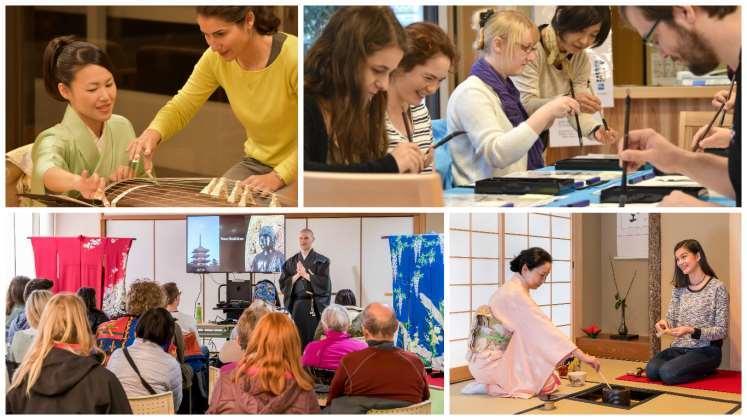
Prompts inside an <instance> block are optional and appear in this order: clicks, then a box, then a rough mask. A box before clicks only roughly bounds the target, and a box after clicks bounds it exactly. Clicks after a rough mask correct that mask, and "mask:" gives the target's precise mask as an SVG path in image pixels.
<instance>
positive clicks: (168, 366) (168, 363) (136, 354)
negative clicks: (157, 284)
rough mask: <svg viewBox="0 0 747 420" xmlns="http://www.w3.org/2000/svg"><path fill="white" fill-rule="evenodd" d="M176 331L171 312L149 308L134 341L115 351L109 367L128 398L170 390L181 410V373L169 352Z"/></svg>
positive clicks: (140, 322)
mask: <svg viewBox="0 0 747 420" xmlns="http://www.w3.org/2000/svg"><path fill="white" fill-rule="evenodd" d="M174 328H175V327H174V318H172V317H171V315H170V314H169V311H167V310H166V309H164V308H154V309H149V310H148V311H146V312H145V313H144V314H143V315H142V316H141V317H140V319H139V320H138V323H137V329H136V330H135V337H136V338H135V342H134V343H133V344H132V345H131V346H127V347H122V348H119V349H117V350H114V353H112V355H111V358H110V359H109V364H108V365H107V366H106V368H107V369H109V370H110V371H112V372H113V373H114V374H115V375H116V376H117V378H118V379H119V382H121V383H122V387H123V388H124V390H125V392H126V393H127V396H128V397H138V396H146V395H153V394H161V393H164V392H168V391H171V392H172V393H173V396H174V410H178V409H179V405H180V404H181V402H182V371H181V368H180V367H179V362H177V361H176V359H174V358H173V357H172V356H171V355H170V354H168V353H167V351H168V348H169V345H170V344H171V340H172V338H173V337H174ZM128 354H129V358H128V357H127V356H128ZM146 384H147V385H148V386H147V387H146Z"/></svg>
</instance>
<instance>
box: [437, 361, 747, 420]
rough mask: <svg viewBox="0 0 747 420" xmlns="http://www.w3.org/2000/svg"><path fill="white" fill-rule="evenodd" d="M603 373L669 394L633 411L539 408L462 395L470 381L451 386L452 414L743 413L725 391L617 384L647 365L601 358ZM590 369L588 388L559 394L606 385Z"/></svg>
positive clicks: (566, 404)
mask: <svg viewBox="0 0 747 420" xmlns="http://www.w3.org/2000/svg"><path fill="white" fill-rule="evenodd" d="M601 362H602V373H604V375H605V376H606V377H607V379H609V380H610V381H611V382H610V383H611V384H620V385H625V386H628V387H631V388H642V389H652V390H659V391H665V392H666V393H665V394H661V395H658V396H656V397H654V398H652V399H650V400H648V401H646V402H644V403H642V404H640V405H637V406H635V407H633V408H631V409H629V410H626V409H622V408H614V407H608V406H605V405H600V404H593V403H588V402H582V401H576V400H571V399H562V400H560V401H558V402H556V403H555V407H556V408H555V409H554V410H552V411H544V410H541V409H539V407H541V406H542V405H543V402H542V401H540V400H539V399H538V398H536V397H535V398H530V399H520V398H497V397H491V396H488V395H462V394H461V390H462V388H464V386H465V385H467V384H468V383H469V381H468V382H461V383H457V384H452V385H451V386H450V391H449V393H450V412H451V413H452V414H727V413H729V414H736V413H740V412H741V409H740V407H741V395H739V394H730V393H725V392H715V391H703V390H698V389H688V388H682V387H676V386H666V385H651V384H642V383H636V382H627V381H617V380H615V379H614V378H616V377H618V376H620V375H623V374H625V373H626V372H628V371H632V370H634V369H635V368H636V367H638V366H644V364H643V363H637V362H629V361H621V360H611V359H601ZM585 370H587V373H588V376H587V381H588V382H587V384H586V385H585V386H584V387H571V386H570V385H568V381H567V380H565V379H564V380H562V381H563V383H562V385H561V386H560V389H559V390H558V391H557V392H556V393H557V394H575V393H578V392H580V391H583V390H586V389H589V388H592V387H594V386H596V385H598V384H599V383H601V382H602V378H601V376H600V375H599V374H597V373H596V372H594V371H591V369H588V368H587V369H585Z"/></svg>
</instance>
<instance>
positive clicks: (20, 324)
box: [5, 279, 54, 345]
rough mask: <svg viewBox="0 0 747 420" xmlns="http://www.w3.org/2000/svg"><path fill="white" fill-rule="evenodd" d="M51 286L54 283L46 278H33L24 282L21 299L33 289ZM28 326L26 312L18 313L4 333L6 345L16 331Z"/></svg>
mask: <svg viewBox="0 0 747 420" xmlns="http://www.w3.org/2000/svg"><path fill="white" fill-rule="evenodd" d="M52 286H54V283H53V282H52V280H47V279H33V280H31V281H30V282H28V283H26V287H25V288H24V289H23V301H24V302H25V301H26V300H27V299H28V298H29V295H30V294H31V293H32V292H33V291H34V290H50V289H52ZM28 327H29V322H28V320H27V319H26V312H25V311H24V312H21V313H19V314H18V315H17V316H16V317H15V319H14V320H13V321H11V323H10V326H9V327H8V329H7V332H6V334H5V343H6V345H9V344H10V343H12V342H13V336H14V335H15V334H16V332H17V331H21V330H25V329H27V328H28Z"/></svg>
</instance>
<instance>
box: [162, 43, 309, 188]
mask: <svg viewBox="0 0 747 420" xmlns="http://www.w3.org/2000/svg"><path fill="white" fill-rule="evenodd" d="M218 86H221V87H222V88H223V90H225V92H226V95H227V96H228V101H229V103H230V105H231V109H232V110H233V113H234V115H236V118H237V119H238V120H239V121H240V122H241V124H242V125H243V126H244V129H245V130H246V141H245V142H244V153H245V154H246V156H248V157H251V158H254V159H256V160H258V161H260V162H262V163H264V164H265V165H267V166H270V167H272V168H273V169H274V170H275V172H277V174H278V175H280V177H281V178H282V179H283V181H285V183H286V184H290V183H291V182H293V181H295V180H296V175H297V172H298V163H297V162H298V141H297V138H298V105H297V104H298V38H296V37H294V36H292V35H287V38H286V39H285V42H283V46H282V49H281V50H280V53H279V55H278V57H277V58H276V59H275V61H273V62H272V63H271V64H270V65H269V66H267V67H265V68H264V69H262V70H257V71H247V70H244V69H242V68H241V67H240V66H239V64H238V62H237V61H236V60H232V61H225V60H223V59H222V58H221V57H220V55H218V54H217V53H215V52H214V51H212V50H211V49H210V48H208V49H207V50H206V51H205V53H204V54H202V57H201V58H200V61H198V62H197V64H196V65H195V68H194V70H193V71H192V74H191V75H190V76H189V80H187V83H186V84H185V85H184V86H183V87H182V88H181V89H180V90H179V92H178V93H177V94H176V96H174V97H173V98H172V99H171V100H170V101H169V102H168V103H167V104H166V105H165V106H164V107H163V108H161V110H160V111H158V114H157V115H156V117H155V118H154V119H153V121H152V122H151V123H150V126H148V128H150V129H152V130H155V131H157V132H158V133H159V134H161V139H162V140H163V141H166V140H168V139H169V138H171V137H172V136H174V135H175V134H176V133H177V132H178V131H179V130H181V129H182V128H184V126H186V125H187V123H189V121H190V120H191V119H192V117H194V115H195V114H196V113H197V111H198V110H199V109H200V107H202V105H203V104H204V103H205V101H207V99H208V98H209V97H210V95H211V94H212V93H213V92H214V91H215V89H217V88H218ZM217 128H218V127H216V129H217Z"/></svg>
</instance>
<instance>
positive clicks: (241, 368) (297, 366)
mask: <svg viewBox="0 0 747 420" xmlns="http://www.w3.org/2000/svg"><path fill="white" fill-rule="evenodd" d="M300 361H301V338H300V337H299V335H298V331H297V330H296V326H295V324H294V323H293V321H292V320H291V319H290V318H289V317H288V316H287V315H285V314H282V313H278V312H274V313H271V314H267V315H266V316H264V317H263V318H262V319H261V320H260V321H259V323H258V324H257V328H255V329H254V332H252V335H251V337H250V339H249V345H248V346H247V348H246V352H245V354H244V356H243V357H242V359H241V361H239V362H238V364H237V365H238V366H237V367H236V369H234V370H233V372H232V373H230V374H228V375H220V377H219V378H218V382H217V383H216V388H215V391H214V392H213V397H212V400H211V401H210V408H209V409H208V414H224V413H227V414H241V413H243V414H313V413H318V412H319V403H318V401H317V396H316V393H314V382H313V380H312V379H311V377H310V376H309V374H308V373H306V371H304V370H303V368H302V367H301V363H300Z"/></svg>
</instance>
